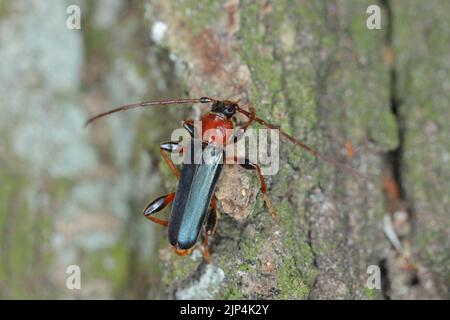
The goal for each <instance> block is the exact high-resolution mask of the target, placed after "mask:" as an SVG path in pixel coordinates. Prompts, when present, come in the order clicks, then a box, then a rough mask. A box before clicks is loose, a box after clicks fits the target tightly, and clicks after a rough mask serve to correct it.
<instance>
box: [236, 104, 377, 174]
mask: <svg viewBox="0 0 450 320" xmlns="http://www.w3.org/2000/svg"><path fill="white" fill-rule="evenodd" d="M237 111H238V112H240V113H242V114H243V115H245V116H246V117H247V118H249V119H250V121H256V122H258V123H259V124H262V125H263V126H265V127H267V128H269V129H277V130H279V131H280V134H281V135H282V136H283V137H285V138H286V139H288V140H289V141H291V142H292V143H294V144H295V145H297V146H299V147H301V148H303V149H304V150H306V151H307V152H309V153H310V154H312V155H313V156H315V157H316V158H318V159H321V160H323V161H325V162H328V163H330V164H332V165H334V166H335V167H336V168H338V169H341V170H343V171H346V172H348V173H350V174H352V175H355V176H358V177H361V178H365V179H367V180H372V179H371V176H370V175H368V174H363V173H361V172H359V171H358V170H356V169H354V168H352V167H351V166H348V165H346V164H344V163H342V162H339V161H337V160H335V159H333V158H330V157H327V156H325V155H323V154H322V153H320V152H319V151H317V150H315V149H313V148H311V147H310V146H308V145H307V144H306V143H304V142H302V141H300V140H298V139H296V138H294V137H293V136H291V135H289V134H287V133H286V132H284V131H283V130H281V129H280V127H279V126H276V125H273V124H271V123H268V122H267V121H265V120H264V119H261V118H259V117H257V116H256V115H255V114H254V113H252V112H248V111H246V110H244V109H242V108H241V107H239V106H238V108H237Z"/></svg>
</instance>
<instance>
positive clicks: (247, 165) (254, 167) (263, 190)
mask: <svg viewBox="0 0 450 320" xmlns="http://www.w3.org/2000/svg"><path fill="white" fill-rule="evenodd" d="M239 165H240V166H241V167H243V168H244V169H248V170H256V173H257V174H258V178H259V183H260V185H261V193H262V195H263V198H264V203H265V204H266V207H267V209H269V212H270V215H271V216H272V218H273V219H274V220H275V222H276V223H279V222H280V218H279V217H278V215H277V213H276V211H275V208H274V207H273V205H272V202H271V201H270V197H269V195H268V194H267V188H266V182H265V180H264V176H263V175H262V172H261V168H260V166H259V165H257V164H255V163H251V162H250V160H248V159H245V162H244V163H240V164H239Z"/></svg>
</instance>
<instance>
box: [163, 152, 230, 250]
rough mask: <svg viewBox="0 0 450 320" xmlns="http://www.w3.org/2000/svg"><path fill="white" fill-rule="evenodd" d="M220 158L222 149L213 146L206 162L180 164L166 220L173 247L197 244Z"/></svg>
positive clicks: (213, 187)
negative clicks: (211, 153)
mask: <svg viewBox="0 0 450 320" xmlns="http://www.w3.org/2000/svg"><path fill="white" fill-rule="evenodd" d="M191 145H192V144H191ZM209 147H211V145H209ZM222 157H223V152H222V150H220V149H219V148H216V152H215V154H214V155H213V156H212V157H211V158H210V161H208V163H201V164H184V165H183V169H182V170H181V175H180V181H179V184H178V189H177V192H176V195H175V199H174V201H173V205H172V211H171V214H170V221H169V230H168V231H169V241H170V243H171V244H172V245H173V246H177V247H178V248H180V249H190V248H192V247H193V246H194V245H195V244H196V242H197V239H198V236H199V234H200V231H201V229H202V226H203V223H204V221H205V218H206V213H207V212H208V208H209V205H210V203H211V198H212V195H213V193H214V189H215V187H216V184H217V180H218V179H219V176H220V173H221V172H222V169H223V164H222Z"/></svg>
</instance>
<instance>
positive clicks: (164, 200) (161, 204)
mask: <svg viewBox="0 0 450 320" xmlns="http://www.w3.org/2000/svg"><path fill="white" fill-rule="evenodd" d="M173 198H175V192H172V193H169V194H167V195H165V196H161V197H159V198H157V199H156V200H154V201H152V202H151V203H150V204H149V205H148V206H147V208H145V210H144V216H145V217H146V218H147V219H149V220H151V221H153V222H155V223H158V224H160V225H163V226H167V225H168V224H169V222H168V221H166V220H161V219H158V218H155V217H152V215H153V214H155V213H157V212H159V211H161V210H162V209H164V208H165V207H167V205H168V204H169V203H171V202H172V200H173Z"/></svg>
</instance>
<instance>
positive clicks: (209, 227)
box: [203, 196, 217, 263]
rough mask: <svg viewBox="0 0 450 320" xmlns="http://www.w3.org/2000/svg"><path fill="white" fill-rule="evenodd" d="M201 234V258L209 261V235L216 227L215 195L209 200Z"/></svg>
mask: <svg viewBox="0 0 450 320" xmlns="http://www.w3.org/2000/svg"><path fill="white" fill-rule="evenodd" d="M204 228H205V229H204V232H205V234H204V236H203V258H204V259H205V261H206V262H208V263H211V255H210V253H209V237H210V236H212V235H213V234H214V233H215V232H216V228H217V210H216V197H215V196H213V198H212V200H211V209H210V212H209V213H208V216H207V218H206V223H205V227H204Z"/></svg>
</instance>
